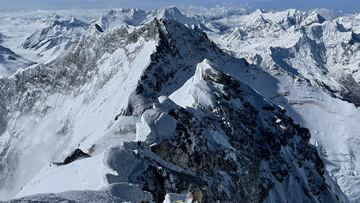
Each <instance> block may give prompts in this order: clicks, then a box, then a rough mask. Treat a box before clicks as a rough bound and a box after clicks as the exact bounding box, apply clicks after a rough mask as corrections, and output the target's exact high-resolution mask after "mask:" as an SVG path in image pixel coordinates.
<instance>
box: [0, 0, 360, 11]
mask: <svg viewBox="0 0 360 203" xmlns="http://www.w3.org/2000/svg"><path fill="white" fill-rule="evenodd" d="M190 5H194V6H202V7H214V6H217V5H224V6H240V5H246V6H248V7H249V8H253V9H256V8H261V9H268V10H283V9H288V8H295V9H301V10H310V9H315V8H325V9H331V10H334V11H344V12H359V10H360V1H356V0H342V1H338V0H317V1H313V0H302V1H300V0H294V1H289V0H227V1H223V2H219V1H215V0H198V1H196V2H194V1H190V0H182V1H180V0H168V1H164V0H153V1H146V0H138V1H131V0H51V1H49V0H31V1H29V0H12V1H8V0H0V10H14V9H96V8H98V9H110V8H134V7H136V8H141V9H150V8H159V7H168V6H190Z"/></svg>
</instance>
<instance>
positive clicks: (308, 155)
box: [0, 8, 360, 202]
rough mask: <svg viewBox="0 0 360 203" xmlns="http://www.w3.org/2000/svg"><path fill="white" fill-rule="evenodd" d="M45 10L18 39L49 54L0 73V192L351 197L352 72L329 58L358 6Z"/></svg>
mask: <svg viewBox="0 0 360 203" xmlns="http://www.w3.org/2000/svg"><path fill="white" fill-rule="evenodd" d="M49 20H50V26H47V27H46V26H45V27H46V28H44V29H42V30H41V31H37V32H35V33H34V34H33V35H32V36H31V37H29V38H28V39H27V40H26V42H25V43H24V44H23V45H24V46H25V47H26V48H31V49H36V50H37V52H39V53H40V52H41V53H45V54H47V53H50V52H51V54H50V55H52V56H53V58H52V60H51V61H48V63H46V64H39V65H36V66H33V67H31V68H29V69H26V70H24V71H20V72H18V73H16V74H15V75H14V76H13V77H11V78H7V77H5V78H2V79H0V98H2V100H0V135H1V136H0V197H1V198H2V199H9V198H14V197H16V198H20V199H19V200H14V201H15V202H16V201H48V202H50V201H51V202H61V201H75V202H87V201H92V202H124V201H131V202H141V201H149V202H152V201H154V202H163V201H164V202H172V201H176V200H181V201H187V200H191V199H192V200H195V201H201V200H202V201H205V202H216V201H225V202H234V201H242V202H345V201H347V197H346V196H345V195H344V194H343V192H342V191H341V190H340V188H339V187H338V186H337V184H336V183H335V182H334V181H333V180H332V179H331V178H330V176H332V177H335V180H336V181H337V183H339V185H340V186H341V189H342V190H343V191H344V192H345V193H346V195H348V197H350V198H351V199H356V198H357V196H356V194H357V190H356V181H355V180H356V177H357V176H358V174H356V173H353V174H349V173H348V172H350V171H357V170H358V169H359V168H358V167H357V164H358V162H357V161H356V160H357V157H356V154H355V153H354V152H355V151H356V149H357V148H356V146H357V144H356V142H357V141H356V140H358V138H357V137H356V131H357V129H356V125H357V119H356V115H358V113H357V109H356V107H355V105H353V104H351V103H347V102H346V101H356V95H357V92H356V87H354V84H355V82H356V81H357V78H356V74H355V75H354V76H352V78H353V80H354V81H355V82H351V80H344V79H343V78H342V77H340V76H342V75H341V74H337V73H339V72H340V73H343V72H346V70H339V68H336V67H333V66H332V65H333V64H334V63H335V62H332V63H330V62H329V63H328V61H329V60H327V58H326V57H328V58H330V57H334V58H337V59H339V60H341V63H345V62H346V61H352V62H354V61H356V58H352V57H355V56H356V51H355V50H356V46H357V35H356V33H357V31H355V30H356V29H355V28H354V27H356V26H355V25H356V22H357V21H356V20H355V19H353V18H351V17H346V18H345V17H344V18H338V19H336V20H333V21H330V22H329V21H326V20H325V19H324V18H323V17H321V15H319V14H317V13H305V12H300V11H296V10H288V11H283V12H276V13H267V12H264V11H261V10H257V11H256V12H254V13H252V14H250V15H231V16H221V17H218V18H216V17H211V18H209V17H204V18H202V17H201V16H197V17H189V16H186V15H184V14H182V13H181V12H180V11H179V10H178V9H177V8H167V9H161V10H155V11H142V10H138V9H121V10H114V11H111V12H109V13H108V14H106V15H104V16H103V17H101V18H100V19H99V20H97V21H94V23H92V24H90V25H88V24H86V23H83V22H81V21H78V20H76V19H74V18H72V19H62V18H59V17H56V16H55V17H52V18H50V19H49ZM46 22H48V21H46ZM336 23H337V24H339V25H340V24H341V25H342V26H336V27H335V28H336V29H337V31H336V32H332V29H335V28H334V25H337V24H336ZM95 25H98V26H99V27H100V28H101V29H102V31H103V32H99V31H98V30H99V29H96V27H95ZM87 28H89V29H87ZM340 28H341V30H339V29H340ZM201 29H202V30H205V31H206V32H207V34H208V35H209V36H210V37H211V39H213V40H214V41H215V42H216V43H217V44H218V45H219V46H220V47H221V48H223V49H225V50H227V51H229V52H230V53H227V52H224V51H223V50H222V49H220V48H218V46H217V45H216V44H215V43H213V42H211V41H210V40H209V39H208V37H207V35H206V34H205V33H204V32H203V31H202V30H201ZM85 30H86V31H85ZM326 30H328V31H326ZM334 33H335V34H334ZM349 33H350V36H349ZM334 35H336V36H337V37H335V36H334ZM344 40H345V41H344ZM343 41H344V42H346V43H347V44H348V45H349V46H350V47H347V46H346V47H347V48H346V49H347V50H348V51H349V50H350V51H349V53H350V52H351V53H352V54H350V55H346V56H345V55H344V54H343V52H338V51H339V50H341V49H340V48H341V47H343V45H339V43H340V42H343ZM340 44H341V43H340ZM323 49H325V51H323ZM344 49H345V48H344ZM319 50H321V51H319ZM53 53H56V54H53ZM344 53H345V52H344ZM339 54H340V55H341V56H344V57H345V58H344V57H343V58H342V57H339ZM242 57H243V58H245V59H246V60H245V59H242ZM346 57H348V58H346ZM248 62H249V63H248ZM352 62H351V63H352ZM336 63H337V62H336ZM339 63H340V62H339ZM330 66H331V68H330ZM347 69H350V68H347ZM335 76H339V77H335ZM344 81H347V82H348V83H349V84H348V83H345V82H344ZM350 83H351V84H350ZM251 87H252V88H254V89H256V91H258V92H259V93H260V94H259V93H258V92H256V91H255V90H253V89H252V88H251ZM346 93H347V94H346ZM350 93H351V94H352V95H351V96H352V97H350V96H349V94H350ZM353 95H355V96H353ZM266 98H267V99H266ZM351 99H352V100H351ZM354 99H355V100H354ZM269 100H271V101H273V102H274V103H278V104H282V105H283V106H285V107H286V109H287V110H288V111H287V112H285V110H284V108H283V107H277V106H275V105H273V104H272V103H271V102H269ZM344 100H345V101H344ZM330 104H331V105H330ZM286 114H290V115H291V116H292V117H293V118H294V120H295V122H294V121H293V119H291V118H290V117H288V116H287V115H286ZM330 115H331V117H332V118H333V120H330V119H326V118H328V117H330ZM319 116H320V117H321V119H319ZM342 122H346V124H344V125H343V127H342V128H340V129H338V128H337V129H334V128H327V127H326V126H327V124H331V125H335V124H340V125H342V124H341V123H342ZM295 123H300V124H302V125H304V126H306V127H308V128H309V129H310V130H311V133H312V134H313V135H314V136H313V138H312V139H313V140H315V141H316V143H317V144H318V146H319V148H320V146H321V149H322V151H320V155H321V157H322V158H323V159H324V160H325V163H323V161H322V160H321V159H320V156H319V155H318V151H317V150H316V148H315V147H314V146H312V145H310V132H309V130H307V129H305V128H302V127H300V125H298V124H295ZM354 126H355V127H354ZM340 134H341V135H343V134H345V135H346V136H344V137H341V139H340V138H339V135H340ZM353 134H354V135H353ZM349 140H352V142H351V143H350V142H349ZM336 141H339V143H340V144H339V145H338V146H337V145H336V144H334V143H336ZM314 143H315V142H314ZM350 145H351V146H350ZM348 146H350V147H348ZM350 151H352V152H353V153H352V155H351V157H352V158H350V159H344V157H345V158H346V157H347V153H350ZM79 154H80V155H79ZM343 155H344V156H343ZM69 160H70V161H69ZM359 163H360V162H359ZM327 169H328V170H329V171H330V173H328V171H327ZM344 174H346V175H349V177H346V178H341V176H344ZM68 191H71V192H68ZM40 193H41V194H40ZM29 195H34V196H29Z"/></svg>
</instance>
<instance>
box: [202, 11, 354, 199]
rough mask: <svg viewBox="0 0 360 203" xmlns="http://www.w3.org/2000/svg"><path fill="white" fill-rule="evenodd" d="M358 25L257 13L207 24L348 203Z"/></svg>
mask: <svg viewBox="0 0 360 203" xmlns="http://www.w3.org/2000/svg"><path fill="white" fill-rule="evenodd" d="M358 19H359V18H358V16H357V15H351V16H342V17H339V18H335V19H330V20H326V19H325V18H323V17H322V16H321V15H320V14H318V13H316V12H301V11H296V10H287V11H282V12H266V11H261V10H257V11H255V12H253V13H251V14H249V15H242V16H232V17H224V18H220V19H217V20H214V21H212V22H209V23H214V24H217V25H221V26H222V27H228V30H225V31H223V32H221V33H220V32H209V33H208V34H209V35H210V36H211V39H213V40H214V41H216V43H217V44H218V45H219V46H220V47H222V48H224V49H225V50H228V51H229V52H231V53H232V54H233V55H234V56H236V57H239V58H242V57H244V58H246V59H247V61H248V62H250V63H251V64H253V65H254V68H253V69H252V70H251V71H249V72H246V73H241V74H240V73H236V72H233V73H232V74H233V75H236V76H237V77H238V78H240V79H241V80H242V81H244V82H246V84H248V85H250V86H252V87H253V88H255V89H256V90H257V91H259V92H260V93H261V94H262V95H264V96H265V97H267V98H269V99H270V100H272V101H273V102H274V103H277V104H281V105H282V106H285V107H286V108H287V109H290V111H289V114H290V115H291V116H292V117H293V118H294V119H295V121H296V122H298V123H300V124H302V125H304V126H306V127H307V128H309V129H310V131H311V132H312V135H313V136H312V143H313V144H315V145H317V146H318V150H319V152H320V153H321V154H322V158H323V160H324V161H325V163H326V167H327V169H328V170H329V171H330V175H331V176H332V177H333V178H334V179H335V180H336V181H337V183H338V184H339V185H340V187H341V188H342V190H343V191H344V192H345V194H346V195H347V196H348V197H349V198H350V199H351V200H353V201H359V198H360V196H359V194H360V191H359V188H360V185H359V183H360V182H359V175H360V168H359V157H358V153H357V152H358V148H359V143H358V140H359V139H360V138H359V135H358V132H359V131H360V128H359V125H357V123H359V119H358V118H359V116H358V115H359V110H358V105H359V103H358V101H359V100H358V99H359V92H358V83H359V81H358V74H357V73H358V70H359V66H358V61H359V56H358V54H357V51H356V50H358V48H359V45H360V44H359V41H358V33H359V31H358V30H359V28H358V26H359V20H358ZM269 75H270V76H269Z"/></svg>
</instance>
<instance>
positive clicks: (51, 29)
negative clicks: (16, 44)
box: [22, 15, 88, 59]
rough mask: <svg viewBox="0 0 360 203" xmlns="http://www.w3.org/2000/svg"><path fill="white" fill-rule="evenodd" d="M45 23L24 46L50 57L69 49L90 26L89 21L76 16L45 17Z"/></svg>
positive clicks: (42, 55)
mask: <svg viewBox="0 0 360 203" xmlns="http://www.w3.org/2000/svg"><path fill="white" fill-rule="evenodd" d="M43 23H44V24H46V26H45V27H44V28H43V29H41V30H37V31H36V32H35V33H33V34H32V35H31V36H29V37H28V38H27V39H26V40H25V42H24V43H23V44H22V47H23V48H24V49H34V50H35V51H36V53H37V54H38V55H39V56H41V57H45V58H48V59H51V58H54V57H56V56H57V55H58V54H60V53H62V52H64V51H66V50H68V49H69V48H70V47H71V46H72V45H73V44H75V43H76V42H78V40H79V38H80V36H81V35H82V34H83V33H84V31H85V30H86V29H87V28H88V24H87V23H85V22H82V21H81V20H79V19H77V18H75V17H70V18H63V17H61V16H59V15H52V16H51V17H49V18H46V19H43Z"/></svg>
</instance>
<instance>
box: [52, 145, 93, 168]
mask: <svg viewBox="0 0 360 203" xmlns="http://www.w3.org/2000/svg"><path fill="white" fill-rule="evenodd" d="M89 157H90V155H89V154H87V153H85V152H83V151H82V150H81V149H76V150H75V151H74V152H72V153H71V154H70V155H69V156H68V157H66V158H65V159H64V161H63V162H60V163H54V164H55V165H66V164H69V163H72V162H74V161H76V160H79V159H85V158H89Z"/></svg>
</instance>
